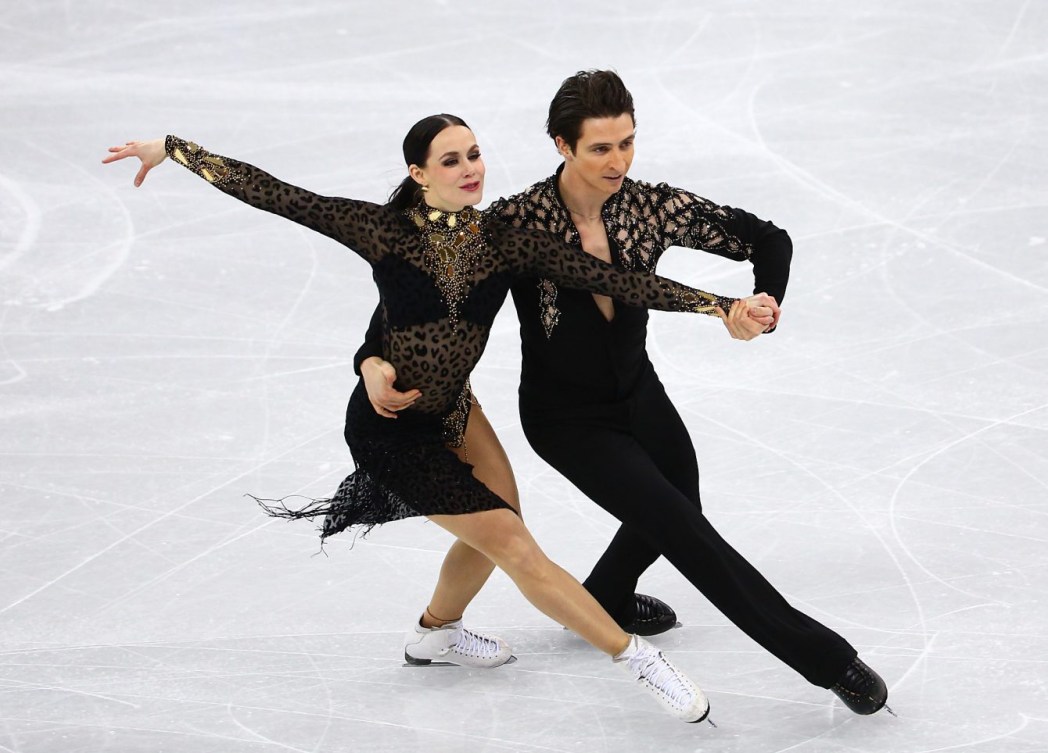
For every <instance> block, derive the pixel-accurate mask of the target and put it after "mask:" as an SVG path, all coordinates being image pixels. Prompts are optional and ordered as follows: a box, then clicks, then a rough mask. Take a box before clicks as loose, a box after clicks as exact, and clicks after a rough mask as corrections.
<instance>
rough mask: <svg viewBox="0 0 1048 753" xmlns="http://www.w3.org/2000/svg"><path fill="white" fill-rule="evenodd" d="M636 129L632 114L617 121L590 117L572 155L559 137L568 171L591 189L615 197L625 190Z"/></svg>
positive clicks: (584, 124)
mask: <svg viewBox="0 0 1048 753" xmlns="http://www.w3.org/2000/svg"><path fill="white" fill-rule="evenodd" d="M634 138H635V127H634V125H633V118H632V117H630V115H629V113H623V114H622V115H618V116H616V117H613V118H610V117H609V118H587V119H586V120H584V121H582V135H581V136H579V140H578V143H577V144H575V151H574V153H572V151H571V148H570V147H569V146H568V145H567V143H566V142H565V141H564V140H563V139H561V138H560V137H558V138H557V148H558V149H559V150H560V152H561V154H563V155H564V160H565V167H564V169H565V170H571V171H572V172H573V173H574V174H575V176H576V177H577V178H580V179H581V180H582V181H583V182H584V183H585V184H586V185H587V186H590V187H591V188H593V189H594V190H596V191H599V192H600V193H602V194H606V195H607V196H611V195H612V194H613V193H615V192H616V191H618V190H619V189H620V188H622V179H623V178H625V177H626V173H628V172H629V169H630V165H631V164H632V163H633V141H634Z"/></svg>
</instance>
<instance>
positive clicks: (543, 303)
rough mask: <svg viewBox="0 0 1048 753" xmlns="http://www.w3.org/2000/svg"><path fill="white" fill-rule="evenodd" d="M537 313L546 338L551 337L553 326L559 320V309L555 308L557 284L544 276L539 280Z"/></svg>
mask: <svg viewBox="0 0 1048 753" xmlns="http://www.w3.org/2000/svg"><path fill="white" fill-rule="evenodd" d="M539 314H540V316H541V317H542V329H544V330H545V332H546V339H549V338H551V337H553V328H554V327H556V326H557V322H559V321H560V309H559V308H557V286H556V285H554V284H553V283H552V282H551V281H550V280H547V279H545V278H543V279H541V280H539Z"/></svg>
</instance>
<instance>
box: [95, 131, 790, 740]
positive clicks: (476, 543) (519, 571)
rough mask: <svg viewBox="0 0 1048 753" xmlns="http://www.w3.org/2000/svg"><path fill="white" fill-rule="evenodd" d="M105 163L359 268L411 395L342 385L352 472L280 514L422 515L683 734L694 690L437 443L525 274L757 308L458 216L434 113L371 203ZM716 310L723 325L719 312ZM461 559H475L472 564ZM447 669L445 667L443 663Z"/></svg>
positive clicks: (492, 643) (245, 168) (699, 697)
mask: <svg viewBox="0 0 1048 753" xmlns="http://www.w3.org/2000/svg"><path fill="white" fill-rule="evenodd" d="M109 151H110V156H109V157H107V158H106V159H104V160H103V162H104V163H112V162H115V161H118V160H121V159H126V158H128V157H137V158H139V159H140V160H141V162H142V165H141V168H140V169H139V171H138V174H137V175H136V177H135V185H136V186H140V185H141V184H142V182H143V180H144V179H145V177H146V175H147V174H148V172H149V171H150V170H151V169H152V168H154V167H156V166H157V165H159V164H160V163H161V162H163V160H164V159H165V157H167V156H170V157H171V158H172V159H174V160H175V161H176V162H178V163H179V164H181V165H183V166H184V167H186V168H188V169H189V170H191V171H193V172H194V173H196V174H197V175H199V176H201V177H203V178H204V179H205V180H207V181H208V182H210V183H211V184H212V185H214V186H215V187H216V188H218V189H219V190H221V191H223V192H224V193H227V194H229V195H231V196H233V197H235V198H237V199H239V200H241V201H243V202H245V203H247V204H249V205H250V206H253V207H256V208H258V209H264V210H266V211H269V212H273V213H275V214H278V215H280V216H282V217H286V218H288V219H291V220H293V221H295V222H298V223H300V224H302V225H304V226H306V227H309V228H311V229H313V230H316V231H317V232H320V233H322V234H324V235H327V236H328V237H330V238H332V239H334V240H336V241H338V242H340V243H342V244H343V245H346V246H347V247H349V248H350V249H352V250H353V251H354V252H356V253H357V254H358V255H360V256H361V257H362V258H363V259H365V260H366V261H367V262H368V263H369V264H370V265H371V266H372V268H373V271H374V278H375V281H376V284H377V286H378V288H379V293H380V302H381V303H380V305H381V310H382V344H383V355H384V357H385V360H386V361H388V362H389V363H391V364H392V365H393V366H394V367H395V368H396V370H397V372H398V373H399V375H400V379H401V382H402V384H405V385H408V386H411V387H414V388H417V389H419V390H421V392H422V396H421V397H419V398H418V399H417V400H416V401H415V403H414V404H413V405H412V407H411V409H410V410H406V411H403V412H401V413H400V418H399V420H397V421H388V420H386V419H384V418H381V417H379V416H378V415H376V413H375V412H374V411H373V410H372V409H371V406H370V405H369V402H368V398H367V395H366V393H365V391H364V389H363V387H362V386H361V384H359V383H358V385H357V388H356V389H355V390H354V392H353V395H352V396H351V398H350V401H349V405H348V408H347V411H346V432H345V436H346V441H347V443H348V444H349V447H350V450H351V452H352V454H353V458H354V461H355V463H356V466H357V470H356V471H355V472H354V473H353V474H352V475H350V476H349V477H348V478H347V479H346V480H345V481H344V482H343V483H342V485H341V486H340V487H339V490H338V492H337V493H336V495H335V496H334V497H333V498H332V499H330V500H324V501H320V502H317V503H315V504H313V505H310V506H309V507H308V508H307V509H305V510H301V511H288V510H285V509H274V508H269V512H270V513H271V514H274V515H280V516H283V517H323V519H324V520H323V530H322V536H323V537H327V536H330V535H333V534H335V533H338V532H340V531H342V530H344V529H346V528H348V527H350V526H360V527H363V528H365V529H369V528H371V527H373V526H375V525H378V524H380V523H385V522H388V521H391V520H397V519H401V518H406V517H411V516H417V515H424V516H426V517H428V518H429V519H430V520H432V521H433V522H435V523H436V524H437V525H439V526H441V527H442V528H444V529H446V530H448V531H449V532H450V533H451V534H452V535H454V536H455V537H456V538H457V539H458V541H457V542H456V545H455V546H456V547H459V551H464V550H466V549H468V550H470V554H469V556H470V557H472V556H479V555H482V556H483V557H485V558H487V559H488V560H490V561H491V562H493V563H495V565H496V566H498V567H500V568H502V570H504V571H505V572H506V574H507V575H509V577H510V578H511V579H512V580H513V581H514V583H515V584H516V585H517V587H518V588H519V589H520V591H521V593H522V594H523V595H524V596H525V597H526V598H527V599H528V600H529V601H531V603H532V604H534V605H535V606H536V607H537V608H539V609H540V610H541V611H542V612H544V613H545V614H547V615H548V616H549V617H551V618H552V619H554V620H556V621H557V622H559V623H560V624H562V625H564V626H565V627H567V628H569V629H571V630H573V631H575V632H576V633H578V634H579V635H580V636H581V637H583V638H584V639H585V640H586V641H588V642H589V643H590V644H592V645H593V646H595V647H596V648H598V649H600V650H601V651H604V652H605V653H606V654H608V655H609V656H611V657H612V658H613V660H614V661H615V662H616V663H618V664H619V665H620V666H622V667H624V668H626V669H627V671H628V672H629V673H630V674H631V676H632V677H633V678H634V679H635V680H636V681H637V682H639V683H640V684H641V685H642V686H643V687H644V688H646V689H647V690H648V691H649V692H650V693H651V694H652V695H653V696H654V697H655V698H656V700H658V702H659V703H660V704H661V705H662V706H663V707H664V708H665V709H667V710H668V711H669V712H670V713H672V714H674V715H675V716H677V717H678V718H680V719H682V720H684V721H687V722H698V721H701V720H703V719H705V718H706V716H707V715H708V713H709V702H708V701H707V699H706V697H705V695H704V694H703V693H702V691H701V690H700V689H699V688H698V687H697V686H696V685H695V684H694V683H692V682H691V681H690V680H689V679H688V678H687V677H686V676H685V675H684V674H683V673H681V672H680V671H679V670H678V669H677V668H676V667H674V666H673V665H672V664H670V662H669V661H668V660H667V659H666V658H665V657H664V656H663V655H662V654H661V652H659V651H658V650H657V649H655V648H654V647H653V646H651V645H650V644H648V643H647V642H646V641H644V640H643V639H642V638H639V637H638V636H635V635H629V634H627V633H626V632H624V631H623V630H622V629H621V628H620V627H619V626H618V625H617V624H616V623H615V621H614V620H612V619H611V617H610V616H608V614H607V612H605V611H604V610H603V609H602V608H601V607H600V605H599V604H598V603H597V601H596V600H595V599H594V598H593V597H592V596H591V595H590V594H589V593H588V592H587V591H586V590H585V589H584V588H582V586H581V585H580V584H579V583H578V581H576V580H575V579H574V578H572V577H571V576H570V575H569V574H568V573H567V572H565V571H564V570H563V569H561V568H560V567H558V566H557V565H556V564H554V563H553V562H552V561H550V560H549V559H548V558H547V557H546V556H545V554H544V553H543V552H542V550H541V549H540V548H539V546H538V544H537V543H536V542H535V540H534V539H533V538H532V536H531V534H530V532H529V531H528V529H527V528H526V527H525V526H524V524H523V522H522V520H521V518H520V515H519V512H518V511H517V509H515V508H514V507H513V506H512V505H510V504H508V503H507V502H506V501H505V500H504V499H502V498H501V497H499V496H498V495H497V494H496V493H494V492H493V491H492V490H491V489H489V488H488V487H487V486H485V485H484V484H483V483H482V482H481V481H480V480H478V479H477V478H476V477H475V476H474V475H473V473H472V469H471V467H470V466H469V465H467V464H466V463H464V462H463V461H462V460H461V459H460V457H459V456H457V455H456V454H455V453H454V452H453V451H452V450H451V449H449V448H448V446H447V445H448V444H450V445H453V446H457V445H461V443H462V438H463V433H464V430H465V427H466V424H467V421H468V416H469V410H470V400H469V394H470V393H469V388H468V377H469V374H470V372H471V371H472V369H473V367H474V366H475V365H476V363H477V360H478V359H479V358H480V355H481V353H482V351H483V349H484V345H485V343H486V341H487V338H488V334H489V331H490V328H491V324H492V321H493V320H494V317H495V314H496V313H497V312H498V309H499V307H500V306H501V304H502V302H503V301H504V299H505V297H506V294H507V292H508V290H509V287H510V285H511V284H512V283H513V282H514V281H515V280H516V279H518V278H521V277H536V276H541V277H544V278H548V279H551V280H555V281H556V282H557V283H558V284H562V285H565V286H570V287H573V288H586V289H590V290H593V291H595V292H599V293H601V294H604V295H611V296H613V297H615V298H616V299H618V300H621V301H623V302H625V303H630V304H633V305H643V306H647V307H651V308H658V309H662V310H669V311H691V312H696V313H703V314H708V315H711V316H719V317H721V318H726V319H728V320H730V321H732V322H736V323H737V322H739V321H740V320H742V319H743V318H746V317H749V316H750V315H751V314H750V311H751V309H752V310H753V315H754V316H757V317H762V318H765V319H770V318H771V316H772V309H771V307H770V306H766V305H764V304H766V303H770V299H767V297H761V296H753V297H751V298H749V299H746V300H745V301H739V300H732V299H727V298H723V297H720V296H715V295H711V294H709V293H705V292H703V291H700V290H695V289H693V288H688V287H686V286H683V285H680V284H678V283H675V282H673V281H670V280H666V279H664V278H659V277H656V276H654V275H650V274H646V273H633V272H624V271H621V270H618V269H615V268H614V267H612V266H610V265H607V264H604V263H602V262H600V261H598V260H596V259H594V258H592V257H591V256H589V255H587V254H584V253H579V252H578V251H577V250H575V249H572V248H570V247H568V246H566V245H564V244H563V243H561V242H559V241H558V240H556V239H555V238H554V237H552V236H550V235H548V234H546V233H542V232H536V231H528V230H517V229H512V228H509V227H508V226H506V225H503V224H501V223H499V222H495V221H491V220H489V219H488V218H486V217H485V216H484V215H482V214H480V213H479V212H477V211H475V210H474V209H473V205H474V204H476V203H477V202H478V201H480V199H481V196H482V192H483V187H484V162H483V160H482V159H481V155H480V149H479V147H478V146H477V143H476V139H475V138H474V136H473V133H472V131H471V130H470V129H469V127H468V126H467V125H466V124H465V122H464V121H462V120H461V119H460V118H458V117H455V116H451V115H435V116H430V117H428V118H424V119H423V120H421V121H419V122H418V123H416V124H415V125H414V126H413V127H412V128H411V130H410V131H409V132H408V134H407V136H406V137H405V139H404V158H405V162H406V163H407V165H408V172H409V175H408V177H407V178H405V179H404V181H403V182H402V183H401V185H400V186H399V187H398V188H397V189H396V190H395V191H394V193H393V195H392V196H391V197H390V200H389V202H388V203H387V204H384V205H376V204H372V203H369V202H364V201H356V200H351V199H344V198H332V197H324V196H319V195H317V194H314V193H311V192H309V191H306V190H303V189H301V188H298V187H295V186H292V185H290V184H288V183H284V182H282V181H280V180H278V179H276V178H274V177H273V176H271V175H269V174H267V173H265V172H263V171H262V170H260V169H258V168H257V167H254V166H252V165H249V164H246V163H244V162H240V161H238V160H235V159H231V158H228V157H222V156H219V155H216V154H212V153H210V152H208V151H206V150H204V149H202V148H201V147H199V146H197V145H196V144H194V143H192V142H187V141H184V140H182V139H180V138H177V137H175V136H168V137H166V139H158V140H155V141H147V142H137V141H133V142H128V143H127V144H126V145H124V146H122V147H111V148H110V150H109ZM726 312H727V313H726ZM474 553H475V554H474ZM453 650H454V651H457V652H459V653H460V654H462V655H475V656H479V657H480V658H481V659H483V660H484V661H486V662H487V663H488V664H490V665H497V664H500V663H504V662H505V661H507V660H508V659H509V658H510V653H509V651H508V648H507V647H506V645H505V643H504V642H502V641H500V640H498V639H493V638H487V637H485V636H480V635H477V634H474V633H471V632H469V631H466V630H464V629H463V628H461V625H459V626H455V625H451V626H445V628H444V629H443V630H433V631H428V632H426V631H423V632H420V633H419V640H418V645H409V646H408V647H407V649H406V656H407V657H408V658H409V660H412V659H413V660H415V661H417V662H420V663H425V662H428V661H431V660H432V659H434V658H449V657H448V655H449V654H450V653H452V651H453ZM458 658H461V656H460V657H458Z"/></svg>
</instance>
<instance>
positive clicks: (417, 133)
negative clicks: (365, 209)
mask: <svg viewBox="0 0 1048 753" xmlns="http://www.w3.org/2000/svg"><path fill="white" fill-rule="evenodd" d="M456 125H460V126H466V128H469V126H468V125H466V121H464V120H463V119H462V118H460V117H458V116H457V115H448V114H447V113H446V112H443V113H440V114H439V115H430V116H428V117H425V118H423V119H422V120H420V121H419V122H417V123H415V125H413V126H411V130H409V131H408V135H407V136H405V137H404V164H405V165H407V166H408V167H410V166H411V165H418V166H419V167H425V165H426V157H428V156H429V145H430V144H432V143H433V139H435V138H436V137H437V134H438V133H440V132H441V131H443V130H444V129H445V128H448V127H450V126H456ZM421 200H422V188H421V186H419V184H418V183H416V182H415V179H414V178H412V177H411V176H410V175H409V176H407V177H406V178H404V180H402V181H400V185H399V186H397V187H396V188H394V189H393V193H391V194H390V195H389V201H388V204H389V205H390V206H391V207H393V208H394V209H399V210H404V209H408V208H409V207H413V206H415V205H416V204H418V203H419V201H421Z"/></svg>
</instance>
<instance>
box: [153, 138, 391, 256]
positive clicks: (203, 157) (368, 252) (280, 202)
mask: <svg viewBox="0 0 1048 753" xmlns="http://www.w3.org/2000/svg"><path fill="white" fill-rule="evenodd" d="M164 145H165V148H166V150H167V154H168V156H169V157H171V159H173V160H174V161H175V162H177V163H178V164H180V165H182V166H183V167H185V168H186V169H188V170H190V171H192V172H193V173H195V174H196V175H198V176H200V177H201V178H203V179H204V180H206V181H207V182H208V183H210V184H211V185H213V186H214V187H215V188H217V189H218V190H220V191H222V192H223V193H226V194H229V195H230V196H232V197H234V198H236V199H239V200H240V201H243V202H244V203H245V204H248V205H250V206H253V207H255V208H256V209H263V210H265V211H267V212H272V213H273V214H276V215H279V216H280V217H285V218H287V219H289V220H291V221H293V222H297V223H299V224H300V225H304V226H305V227H308V228H309V229H311V230H315V231H317V232H318V233H321V234H323V235H326V236H328V237H329V238H332V239H334V240H336V241H338V242H339V243H341V244H343V245H345V246H348V247H349V248H351V249H352V250H353V251H355V252H356V253H358V254H359V255H360V256H362V257H364V258H365V259H367V260H368V261H370V262H375V261H377V260H378V258H379V257H380V256H381V255H382V253H383V250H384V249H385V248H386V247H387V244H382V243H376V242H375V240H376V238H377V236H378V235H380V233H377V232H376V230H377V229H378V228H379V227H380V226H381V225H382V224H384V223H385V222H386V220H385V218H384V214H387V213H388V210H387V209H386V208H385V207H382V206H379V205H377V204H371V203H369V202H365V201H356V200H354V199H343V198H339V197H332V196H320V195H319V194H315V193H313V192H311V191H307V190H305V189H303V188H299V187H298V186H293V185H291V184H290V183H285V182H284V181H282V180H279V179H278V178H274V177H273V176H272V175H270V174H269V173H267V172H265V171H263V170H260V169H259V168H257V167H255V166H254V165H249V164H247V163H246V162H241V161H240V160H236V159H233V158H231V157H223V156H221V155H218V154H212V153H211V152H209V151H207V150H205V149H204V148H202V147H200V146H198V145H197V144H194V143H193V142H191V141H185V140H184V139H180V138H179V137H177V136H168V137H167V138H166V139H165V142H164Z"/></svg>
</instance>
